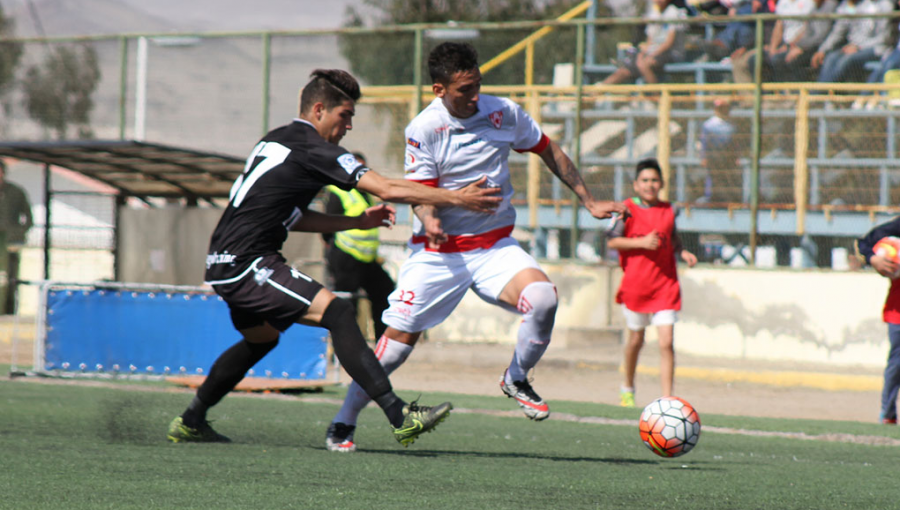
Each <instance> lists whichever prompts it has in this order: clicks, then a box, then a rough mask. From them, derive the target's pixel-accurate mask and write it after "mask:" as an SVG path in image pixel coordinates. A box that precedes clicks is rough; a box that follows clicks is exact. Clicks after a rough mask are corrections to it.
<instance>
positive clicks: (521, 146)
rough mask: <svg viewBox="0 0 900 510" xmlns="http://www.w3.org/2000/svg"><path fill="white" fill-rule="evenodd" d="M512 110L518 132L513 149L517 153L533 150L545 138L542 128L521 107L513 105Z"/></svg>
mask: <svg viewBox="0 0 900 510" xmlns="http://www.w3.org/2000/svg"><path fill="white" fill-rule="evenodd" d="M512 109H513V115H515V119H516V127H515V130H516V131H515V135H514V139H513V146H512V148H513V149H515V150H517V151H527V150H529V149H533V148H534V147H535V146H537V144H539V143H540V142H541V140H542V139H543V137H544V133H543V132H542V131H541V126H539V125H538V123H537V122H535V121H534V119H532V118H531V115H528V114H527V113H526V112H525V110H523V109H522V107H521V106H519V105H517V104H515V103H512Z"/></svg>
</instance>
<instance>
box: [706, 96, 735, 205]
mask: <svg viewBox="0 0 900 510" xmlns="http://www.w3.org/2000/svg"><path fill="white" fill-rule="evenodd" d="M735 131H736V128H735V126H734V124H733V123H732V122H731V103H730V102H729V101H728V100H726V99H716V100H715V101H714V102H713V116H712V117H710V118H709V119H707V120H706V122H704V123H703V126H702V127H701V128H700V165H701V166H702V167H703V170H704V172H703V197H702V198H700V199H698V200H697V201H698V202H711V201H712V199H713V176H715V177H716V178H717V179H719V182H718V185H717V188H716V189H717V192H716V199H717V200H725V201H728V200H739V199H740V198H741V189H742V187H741V183H740V178H739V176H740V172H739V171H738V163H737V157H736V155H735V152H736V149H737V147H736V144H735V142H734V134H735ZM736 177H738V178H736Z"/></svg>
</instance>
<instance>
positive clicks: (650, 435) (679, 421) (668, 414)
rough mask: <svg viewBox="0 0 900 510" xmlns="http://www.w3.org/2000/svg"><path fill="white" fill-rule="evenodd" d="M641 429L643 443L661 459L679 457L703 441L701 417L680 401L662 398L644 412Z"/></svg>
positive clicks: (640, 423) (673, 398)
mask: <svg viewBox="0 0 900 510" xmlns="http://www.w3.org/2000/svg"><path fill="white" fill-rule="evenodd" d="M638 428H639V429H640V433H641V441H643V442H644V444H645V445H647V448H650V451H652V452H653V453H655V454H657V455H659V456H660V457H678V456H681V455H684V454H685V453H687V452H689V451H691V450H692V449H693V448H694V447H695V446H697V441H698V440H699V439H700V415H698V414H697V411H696V410H694V406H692V405H690V404H688V403H687V402H686V401H684V400H682V399H680V398H678V397H660V398H658V399H656V400H654V401H653V402H650V404H649V405H648V406H647V407H645V408H644V412H642V413H641V420H640V422H639V425H638Z"/></svg>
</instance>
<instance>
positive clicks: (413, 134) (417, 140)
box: [403, 124, 439, 184]
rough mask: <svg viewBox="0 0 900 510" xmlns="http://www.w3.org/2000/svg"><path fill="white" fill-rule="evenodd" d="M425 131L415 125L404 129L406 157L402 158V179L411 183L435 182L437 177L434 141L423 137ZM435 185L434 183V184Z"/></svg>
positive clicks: (431, 138)
mask: <svg viewBox="0 0 900 510" xmlns="http://www.w3.org/2000/svg"><path fill="white" fill-rule="evenodd" d="M425 131H426V130H424V129H420V128H419V127H418V125H416V124H410V125H409V126H407V127H406V155H405V157H404V162H403V169H404V177H406V179H408V180H411V181H436V180H437V179H438V177H439V175H438V171H437V162H436V161H435V160H434V150H435V147H430V145H433V144H434V142H435V140H434V138H433V137H429V138H427V139H426V138H425V136H423V135H424V134H426V133H425ZM435 184H436V182H435Z"/></svg>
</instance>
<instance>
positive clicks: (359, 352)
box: [320, 298, 406, 427]
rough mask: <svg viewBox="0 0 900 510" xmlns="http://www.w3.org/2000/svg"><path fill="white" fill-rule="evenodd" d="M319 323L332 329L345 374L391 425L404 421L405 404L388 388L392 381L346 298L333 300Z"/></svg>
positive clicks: (334, 345)
mask: <svg viewBox="0 0 900 510" xmlns="http://www.w3.org/2000/svg"><path fill="white" fill-rule="evenodd" d="M320 324H321V326H322V327H324V328H326V329H328V330H329V331H330V332H331V343H332V346H333V347H334V353H335V354H336V355H337V357H338V360H339V361H340V362H341V365H342V366H343V367H344V370H346V371H347V374H349V375H350V377H351V378H353V380H354V381H355V382H356V383H357V384H358V385H359V386H360V387H361V388H362V389H363V390H364V391H365V392H366V394H367V395H368V396H369V397H371V398H372V400H374V401H375V402H376V403H377V404H378V405H379V406H380V407H381V408H382V410H384V414H385V415H386V416H387V418H388V420H390V422H391V425H393V426H394V427H399V426H400V424H402V423H403V406H404V405H405V404H406V403H405V402H404V401H403V400H401V399H400V398H399V397H397V396H396V395H395V394H394V392H393V391H392V390H391V382H390V380H388V376H387V373H386V372H385V370H384V367H382V366H381V363H380V362H379V361H378V358H377V357H375V353H374V352H372V349H370V348H369V346H368V345H367V344H366V340H365V339H364V338H363V335H362V332H360V330H359V326H358V325H357V323H356V313H355V310H354V308H353V305H352V304H350V302H349V301H347V300H345V299H341V298H336V299H334V300H333V301H332V302H331V303H330V304H329V305H328V308H326V309H325V313H323V314H322V320H321V322H320Z"/></svg>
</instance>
